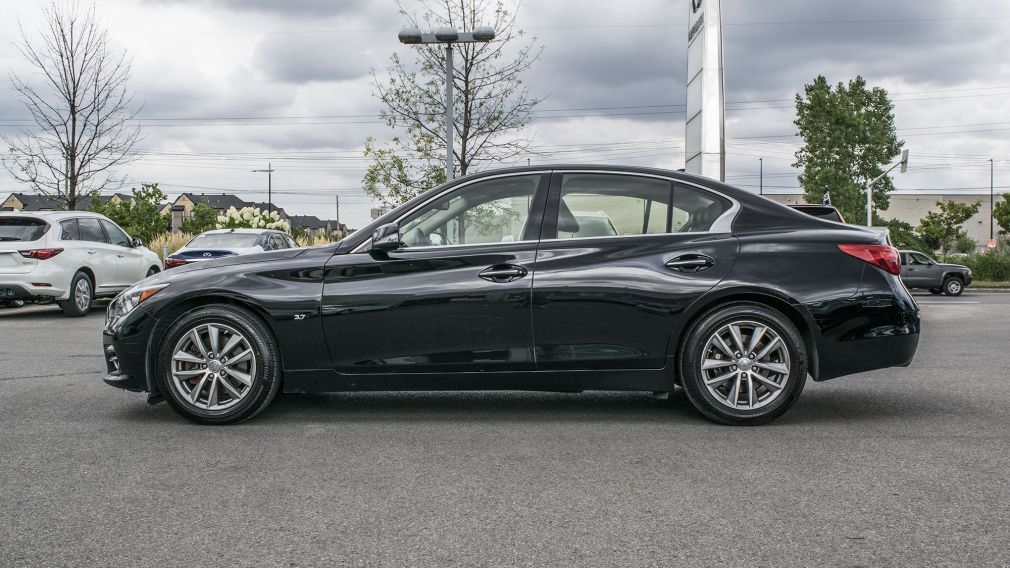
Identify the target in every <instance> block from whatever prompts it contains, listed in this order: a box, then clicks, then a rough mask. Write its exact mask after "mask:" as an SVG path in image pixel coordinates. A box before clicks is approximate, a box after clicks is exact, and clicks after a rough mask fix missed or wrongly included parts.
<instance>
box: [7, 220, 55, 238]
mask: <svg viewBox="0 0 1010 568" xmlns="http://www.w3.org/2000/svg"><path fill="white" fill-rule="evenodd" d="M46 227H48V224H47V223H46V222H45V221H43V220H42V219H32V218H24V217H0V241H37V240H39V239H41V238H42V235H44V234H46Z"/></svg>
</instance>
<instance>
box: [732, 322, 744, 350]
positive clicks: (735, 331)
mask: <svg viewBox="0 0 1010 568" xmlns="http://www.w3.org/2000/svg"><path fill="white" fill-rule="evenodd" d="M729 334H730V335H731V336H732V337H733V345H736V350H737V353H742V352H743V351H744V348H743V336H742V335H740V327H739V326H736V325H730V326H729Z"/></svg>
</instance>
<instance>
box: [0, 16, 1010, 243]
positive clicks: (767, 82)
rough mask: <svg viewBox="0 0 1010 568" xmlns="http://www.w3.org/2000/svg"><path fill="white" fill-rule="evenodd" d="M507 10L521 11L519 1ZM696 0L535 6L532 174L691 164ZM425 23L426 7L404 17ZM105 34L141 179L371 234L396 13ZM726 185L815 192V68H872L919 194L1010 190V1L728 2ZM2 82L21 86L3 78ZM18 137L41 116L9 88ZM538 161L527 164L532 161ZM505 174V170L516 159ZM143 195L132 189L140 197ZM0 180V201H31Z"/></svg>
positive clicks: (124, 22)
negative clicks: (574, 167)
mask: <svg viewBox="0 0 1010 568" xmlns="http://www.w3.org/2000/svg"><path fill="white" fill-rule="evenodd" d="M507 1H508V0H507ZM688 3H689V0H623V1H621V2H614V1H613V0H550V1H547V0H528V1H526V2H525V3H523V4H522V5H521V6H520V8H519V14H520V17H519V23H520V26H521V27H523V28H524V29H525V30H527V32H528V34H529V35H531V36H535V37H536V38H537V41H538V42H540V43H541V44H542V45H543V48H544V50H543V54H542V56H541V58H540V60H539V61H538V62H537V63H536V64H535V66H534V67H533V69H532V70H531V71H530V72H529V74H528V75H527V77H526V82H527V84H528V85H530V87H531V90H532V94H533V95H534V96H540V97H543V98H545V101H544V102H543V103H542V104H541V105H540V107H539V110H538V112H537V115H536V119H535V120H534V121H533V123H532V124H531V125H530V127H529V134H530V135H531V136H532V137H533V139H534V143H535V147H536V149H537V151H538V154H539V155H537V156H532V157H531V160H532V161H533V163H546V162H596V163H627V164H639V165H654V166H661V167H669V168H680V167H683V163H684V147H683V146H684V142H683V138H684V99H685V79H686V77H685V75H686V49H687V27H686V22H687V15H688ZM405 6H407V8H408V10H411V11H413V8H412V7H413V6H415V4H413V3H411V2H410V1H409V0H408V1H407V2H406V3H405ZM97 10H98V13H99V15H100V17H101V20H102V24H103V25H104V26H105V27H106V28H107V29H108V30H109V32H110V34H111V36H112V38H113V40H114V42H115V44H116V46H117V47H119V48H121V49H125V50H126V51H127V53H128V54H129V56H130V57H131V58H132V60H133V75H132V79H131V82H130V87H131V89H133V90H135V91H136V100H137V101H139V102H142V103H143V110H142V112H141V117H142V119H143V120H142V122H141V123H142V125H143V128H144V131H145V139H144V141H143V142H142V146H143V150H145V151H146V153H145V155H144V157H143V158H141V159H139V160H137V161H135V162H133V163H132V164H130V165H129V166H128V167H126V168H125V173H126V174H127V175H128V176H129V179H130V180H131V182H132V183H133V184H134V185H136V184H139V183H140V182H142V181H157V182H159V183H160V184H161V186H162V187H163V188H164V189H165V190H166V191H167V193H169V195H170V196H172V197H174V196H175V195H177V194H178V193H181V192H184V191H191V192H197V193H199V192H207V193H219V192H222V191H227V192H231V193H237V194H238V195H240V196H243V197H245V198H247V199H250V200H254V199H255V200H260V201H263V200H265V199H266V179H265V178H264V177H263V176H264V175H265V174H256V173H252V172H250V170H252V169H256V168H264V167H266V164H267V162H268V161H272V163H273V167H274V168H275V170H276V173H275V174H274V202H275V203H276V204H278V205H280V206H282V207H285V208H286V209H287V210H288V211H289V212H290V213H300V214H314V215H318V216H320V217H323V218H333V217H334V215H335V214H336V206H335V199H334V197H335V196H336V195H339V196H340V218H341V220H342V221H344V222H347V223H348V224H349V225H351V226H352V227H361V226H363V225H364V224H365V223H367V221H368V209H369V207H370V206H371V205H372V202H371V200H370V199H368V198H367V197H366V196H365V195H364V194H363V193H362V192H361V191H360V189H359V188H360V185H361V176H362V173H363V171H364V167H365V162H364V160H363V159H362V157H361V148H362V145H363V142H364V139H365V138H366V137H367V136H374V137H375V138H377V139H379V140H380V141H381V140H386V139H389V138H390V137H391V136H392V133H391V132H390V131H389V130H388V129H387V128H386V126H385V125H384V124H383V123H382V122H381V121H379V120H378V117H377V116H376V115H377V113H378V111H379V108H380V107H379V105H378V104H377V101H376V100H375V98H374V97H373V96H372V84H371V77H370V75H369V71H370V70H371V69H376V71H377V72H378V73H379V74H380V75H381V74H382V72H383V69H384V68H385V66H386V64H387V62H388V59H389V55H390V54H391V53H393V52H398V53H400V54H401V55H402V56H404V57H406V58H409V57H411V48H409V47H406V46H401V45H400V44H398V43H397V40H396V32H397V31H398V29H399V28H400V27H401V25H402V23H403V22H402V21H401V18H400V17H398V15H397V10H396V6H395V4H394V3H393V2H392V1H391V0H284V1H283V2H282V1H275V0H98V1H97ZM39 18H40V10H39V6H38V4H37V3H36V1H35V0H20V1H18V2H14V1H11V0H7V1H4V2H2V4H0V62H2V65H3V66H5V67H8V68H10V69H11V70H13V71H15V72H18V71H24V70H25V66H24V64H23V63H22V61H20V60H19V57H18V56H17V53H16V51H15V48H14V45H13V42H14V41H15V40H16V39H17V26H18V23H19V22H20V23H21V25H22V26H24V27H25V28H26V29H27V30H34V29H37V28H38V27H39V25H40V22H39ZM723 22H724V34H725V67H726V69H725V71H726V89H727V94H726V99H727V112H726V121H727V124H726V136H727V178H728V181H729V182H730V183H734V184H736V185H739V186H741V187H744V188H747V189H750V190H753V191H755V192H756V191H757V188H758V182H759V180H758V164H759V159H760V158H763V160H764V186H765V188H766V190H767V191H770V192H789V191H798V189H797V182H796V172H795V171H793V170H792V169H791V167H790V164H791V163H792V161H793V153H794V152H795V150H796V148H797V146H798V141H797V139H796V137H795V136H794V135H793V134H794V132H795V128H794V127H793V125H792V120H793V117H794V110H793V105H792V97H793V96H794V95H795V93H796V92H798V91H800V90H801V89H802V88H803V85H804V83H806V82H810V81H811V80H812V79H813V78H814V77H815V76H816V75H817V74H819V73H820V74H824V75H826V76H827V77H828V79H829V80H830V81H832V82H838V81H847V80H848V79H849V78H851V77H853V76H855V75H857V74H861V75H863V76H864V77H865V78H866V79H867V80H868V81H869V83H870V84H871V85H876V86H881V87H884V88H886V89H887V90H888V91H889V92H890V93H891V94H892V98H893V100H894V101H895V114H896V119H897V127H898V132H899V135H900V137H901V138H902V139H904V140H905V142H906V144H907V147H908V148H909V149H910V150H911V155H912V159H911V167H910V170H909V173H908V174H905V175H903V176H898V177H897V178H896V179H895V185H896V187H897V188H898V190H900V191H909V192H915V191H919V192H936V191H947V192H969V193H970V192H984V193H986V194H987V193H988V187H989V159H990V158H994V159H995V160H996V186H997V191H1000V190H1001V189H1002V190H1007V189H1010V137H1008V136H1007V135H1008V133H1010V34H1008V33H1007V31H1008V29H1010V2H1006V1H1005V0H893V1H890V2H880V1H879V0H847V1H845V2H839V1H834V0H819V1H818V0H723ZM4 82H6V81H5V80H4ZM0 93H3V94H0V119H2V120H0V129H3V132H12V130H13V129H14V128H15V126H13V124H16V122H18V121H20V120H23V119H24V117H25V115H26V112H25V110H24V109H23V108H22V107H20V106H19V105H18V103H17V101H16V100H15V99H14V96H13V94H12V93H11V92H10V91H9V90H0ZM522 163H525V160H522ZM505 165H507V164H505ZM128 187H129V186H128ZM23 189H24V188H23V187H22V186H19V185H18V184H17V183H16V182H15V181H14V180H13V179H11V178H10V177H9V175H8V174H7V173H6V172H0V193H4V194H6V193H7V192H9V191H20V190H23Z"/></svg>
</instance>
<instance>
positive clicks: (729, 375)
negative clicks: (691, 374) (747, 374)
mask: <svg viewBox="0 0 1010 568" xmlns="http://www.w3.org/2000/svg"><path fill="white" fill-rule="evenodd" d="M737 374H738V373H737V371H730V372H728V373H726V374H725V375H720V376H718V377H715V378H712V379H705V384H706V385H714V384H718V383H722V382H725V381H727V380H729V379H732V378H733V377H734V376H736V375H737Z"/></svg>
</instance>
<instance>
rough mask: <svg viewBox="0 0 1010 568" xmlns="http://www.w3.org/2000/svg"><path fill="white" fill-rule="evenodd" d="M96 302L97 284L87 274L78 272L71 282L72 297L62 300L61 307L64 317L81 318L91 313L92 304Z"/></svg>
mask: <svg viewBox="0 0 1010 568" xmlns="http://www.w3.org/2000/svg"><path fill="white" fill-rule="evenodd" d="M94 301H95V283H94V282H92V281H91V278H90V277H89V276H88V275H87V274H85V273H83V272H77V274H74V277H73V278H72V279H71V280H70V297H69V298H67V299H66V300H61V301H60V302H59V306H60V309H62V310H63V314H64V315H67V316H69V317H72V318H79V317H82V316H85V315H87V313H88V312H89V311H91V304H92V303H93V302H94Z"/></svg>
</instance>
